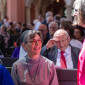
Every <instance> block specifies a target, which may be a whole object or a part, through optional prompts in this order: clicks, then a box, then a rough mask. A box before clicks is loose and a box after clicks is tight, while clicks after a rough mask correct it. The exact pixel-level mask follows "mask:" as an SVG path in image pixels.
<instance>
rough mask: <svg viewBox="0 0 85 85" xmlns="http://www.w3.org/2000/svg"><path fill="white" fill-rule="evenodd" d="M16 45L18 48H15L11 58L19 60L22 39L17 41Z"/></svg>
mask: <svg viewBox="0 0 85 85" xmlns="http://www.w3.org/2000/svg"><path fill="white" fill-rule="evenodd" d="M16 44H17V47H15V49H14V51H13V54H12V56H11V58H19V52H20V37H19V38H18V39H17V41H16Z"/></svg>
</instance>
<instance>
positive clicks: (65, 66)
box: [60, 51, 67, 68]
mask: <svg viewBox="0 0 85 85" xmlns="http://www.w3.org/2000/svg"><path fill="white" fill-rule="evenodd" d="M64 53H65V52H64V51H61V58H60V62H61V68H67V65H66V60H65V56H64Z"/></svg>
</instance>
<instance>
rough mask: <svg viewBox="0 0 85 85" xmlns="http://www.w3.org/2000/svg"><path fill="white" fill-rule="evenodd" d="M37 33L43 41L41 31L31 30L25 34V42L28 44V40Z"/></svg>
mask: <svg viewBox="0 0 85 85" xmlns="http://www.w3.org/2000/svg"><path fill="white" fill-rule="evenodd" d="M35 34H38V35H39V36H40V38H41V41H42V34H41V32H40V31H35V30H29V32H28V33H27V34H26V35H25V37H24V39H23V43H25V44H26V43H27V42H29V40H30V39H33V38H34V37H35Z"/></svg>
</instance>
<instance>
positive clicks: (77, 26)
mask: <svg viewBox="0 0 85 85" xmlns="http://www.w3.org/2000/svg"><path fill="white" fill-rule="evenodd" d="M75 29H79V30H80V34H81V36H84V30H83V29H84V28H83V27H82V26H79V25H76V26H75Z"/></svg>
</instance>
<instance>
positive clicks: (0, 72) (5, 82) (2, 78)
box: [0, 65, 14, 85]
mask: <svg viewBox="0 0 85 85" xmlns="http://www.w3.org/2000/svg"><path fill="white" fill-rule="evenodd" d="M0 85H14V82H13V80H12V77H11V75H10V73H9V71H8V70H7V69H6V68H5V67H4V66H2V65H0Z"/></svg>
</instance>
